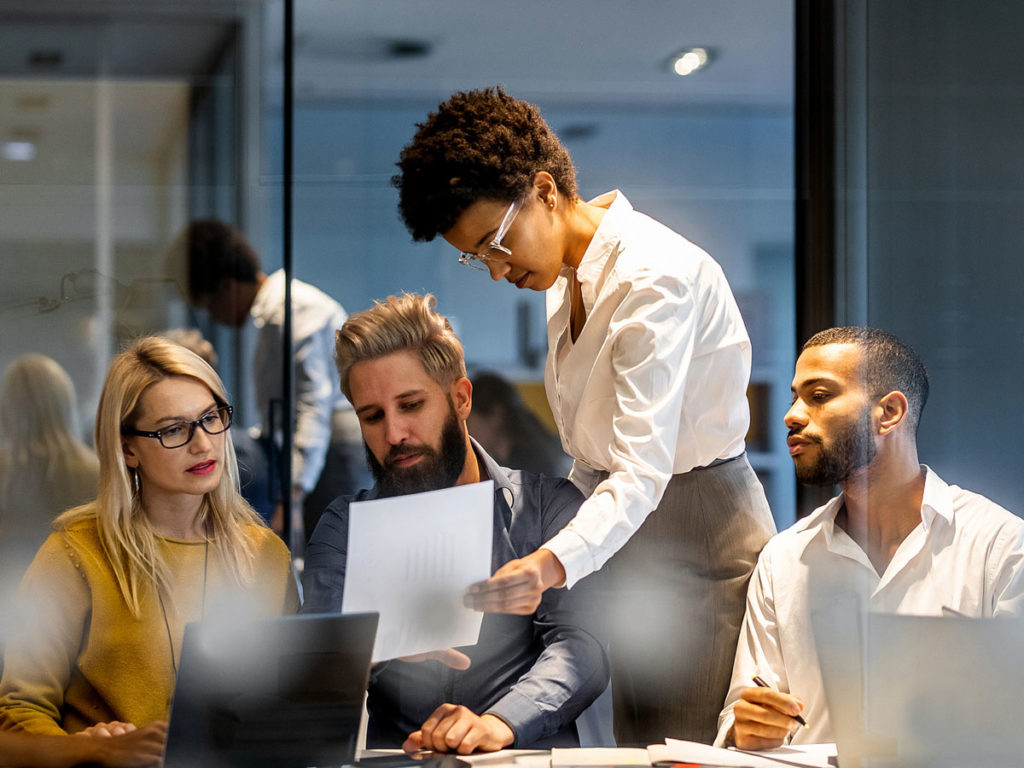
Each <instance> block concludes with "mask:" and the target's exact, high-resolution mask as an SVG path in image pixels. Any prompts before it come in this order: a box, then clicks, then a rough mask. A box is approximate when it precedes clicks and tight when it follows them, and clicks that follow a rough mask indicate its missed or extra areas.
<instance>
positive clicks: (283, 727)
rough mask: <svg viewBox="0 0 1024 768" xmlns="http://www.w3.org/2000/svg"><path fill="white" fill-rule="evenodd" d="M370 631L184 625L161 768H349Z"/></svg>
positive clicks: (275, 622)
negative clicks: (328, 767)
mask: <svg viewBox="0 0 1024 768" xmlns="http://www.w3.org/2000/svg"><path fill="white" fill-rule="evenodd" d="M376 631H377V614H376V613H365V614H352V615H345V616H340V615H336V614H331V615H326V614H325V615H308V616H285V617H280V618H275V619H268V620H262V621H258V622H251V623H242V624H239V623H222V622H215V621H213V622H211V621H206V622H202V623H194V624H189V625H188V626H186V628H185V637H184V640H183V642H182V648H181V661H180V664H179V671H178V679H177V684H176V686H175V691H174V700H173V703H172V705H171V718H170V724H169V727H168V733H167V746H166V749H165V755H164V766H165V768H307V766H334V765H343V764H348V763H351V762H352V761H353V759H354V758H355V751H356V744H357V739H358V734H359V726H360V720H361V717H362V714H363V695H364V693H365V692H366V684H367V681H368V678H369V673H370V657H371V655H372V652H373V641H374V636H375V635H376Z"/></svg>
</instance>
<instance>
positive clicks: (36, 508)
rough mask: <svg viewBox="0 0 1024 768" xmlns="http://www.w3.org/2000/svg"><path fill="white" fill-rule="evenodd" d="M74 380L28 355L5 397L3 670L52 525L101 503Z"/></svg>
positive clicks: (0, 431) (11, 374)
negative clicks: (21, 595) (23, 596)
mask: <svg viewBox="0 0 1024 768" xmlns="http://www.w3.org/2000/svg"><path fill="white" fill-rule="evenodd" d="M79 434H80V432H79V422H78V406H77V401H76V399H75V387H74V384H73V383H72V381H71V377H70V376H68V374H67V372H66V371H65V370H64V369H63V368H62V367H61V366H60V364H59V363H57V361H56V360H52V359H51V358H49V357H46V356H44V355H37V354H29V355H23V356H21V357H19V358H17V359H16V360H15V361H14V362H12V363H11V364H10V365H9V366H8V367H7V371H6V372H5V374H4V380H3V389H2V391H0V670H2V669H3V662H2V652H3V647H4V644H5V638H6V636H7V635H8V634H9V633H10V632H11V630H12V629H13V627H14V621H13V618H12V616H11V613H10V611H11V599H12V596H13V594H14V590H15V588H16V586H17V584H18V581H19V580H20V579H21V576H22V574H23V573H24V571H25V568H27V567H28V564H29V563H30V562H31V561H32V557H33V556H34V555H35V553H36V550H37V549H38V548H39V545H40V544H42V543H43V541H44V540H45V539H46V537H47V536H48V535H49V533H50V526H51V525H52V523H53V519H54V518H55V517H56V516H57V515H58V514H60V513H61V512H63V511H64V510H65V509H68V508H69V507H74V506H77V505H78V504H84V503H85V502H87V501H89V500H91V499H93V498H95V496H96V487H97V483H98V481H99V461H98V460H97V458H96V454H95V453H94V452H93V450H92V449H91V448H89V447H88V446H87V445H85V443H83V442H82V441H81V440H80V439H79V438H78V435H79Z"/></svg>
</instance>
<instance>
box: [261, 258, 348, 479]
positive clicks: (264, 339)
mask: <svg viewBox="0 0 1024 768" xmlns="http://www.w3.org/2000/svg"><path fill="white" fill-rule="evenodd" d="M284 280H285V276H284V270H278V271H277V272H274V273H273V274H271V275H268V276H267V279H266V280H264V281H263V285H262V286H260V289H259V292H258V293H257V294H256V299H255V300H254V301H253V305H252V308H251V309H250V310H249V314H250V315H251V317H252V321H253V324H254V325H255V326H256V327H257V328H258V329H259V335H258V337H257V341H256V353H255V357H254V361H253V367H254V372H255V376H256V386H255V389H256V402H257V404H258V407H259V409H260V420H261V422H262V424H263V430H264V434H266V433H267V431H269V430H270V429H273V432H274V434H275V436H278V434H279V430H280V421H279V419H280V412H278V413H277V415H276V419H278V423H277V424H275V425H273V427H271V426H270V424H269V418H270V416H269V409H270V401H271V400H272V399H281V401H282V402H283V396H282V388H281V370H282V368H281V366H282V364H283V361H282V352H283V350H284V288H285V282H284ZM291 298H292V354H293V356H294V357H293V363H294V373H293V376H294V382H295V410H294V438H293V443H292V483H293V484H294V485H297V486H300V487H301V488H302V489H303V490H304V491H305V492H307V493H308V492H309V491H311V490H312V489H313V488H314V487H315V486H316V481H317V479H318V478H319V477H320V471H321V470H322V469H323V466H324V459H325V458H326V457H327V448H328V446H329V445H330V442H331V418H332V414H333V412H334V411H335V410H338V409H343V408H350V407H351V406H350V405H349V403H348V400H346V399H345V396H344V395H343V394H342V393H341V379H340V378H339V376H338V368H337V366H336V365H335V363H334V335H335V332H336V331H337V330H338V329H339V328H341V326H342V325H343V324H344V322H345V320H346V319H347V317H348V316H347V315H346V314H345V310H344V309H342V307H341V305H340V304H339V303H338V302H336V301H335V300H334V299H332V298H331V297H330V296H328V295H327V294H326V293H324V292H323V291H321V290H320V289H319V288H315V287H314V286H312V285H309V284H308V283H303V282H302V281H300V280H294V279H293V280H292V296H291Z"/></svg>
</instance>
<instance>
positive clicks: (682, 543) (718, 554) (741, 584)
mask: <svg viewBox="0 0 1024 768" xmlns="http://www.w3.org/2000/svg"><path fill="white" fill-rule="evenodd" d="M774 533H775V522H774V520H773V519H772V515H771V511H770V510H769V508H768V501H767V499H766V498H765V495H764V490H763V489H762V487H761V483H760V481H758V479H757V475H756V474H755V473H754V470H753V469H752V468H751V466H750V463H749V462H748V461H747V457H746V455H745V454H743V455H740V456H738V457H736V458H735V459H731V460H728V461H725V462H723V463H720V464H716V465H713V466H711V467H707V468H700V469H695V470H692V471H690V472H687V473H684V474H680V475H675V476H673V477H672V479H671V481H670V482H669V484H668V487H667V489H666V491H665V495H664V497H663V498H662V500H661V503H660V504H659V505H658V507H657V509H656V510H655V511H654V512H652V513H651V515H650V516H649V517H648V518H647V520H646V521H645V522H644V524H643V525H642V526H641V527H640V529H639V530H638V531H637V532H636V533H635V534H634V535H633V536H632V538H631V539H630V540H629V541H628V542H627V543H626V545H625V546H624V547H623V548H622V549H621V550H620V551H619V552H618V553H616V554H615V556H614V557H612V559H611V560H610V561H609V562H608V565H607V566H606V568H607V570H608V573H607V578H606V579H605V585H606V589H607V590H608V591H607V593H606V594H607V602H606V605H607V606H608V609H609V614H608V615H609V618H610V626H609V635H610V638H611V661H612V692H613V698H614V711H615V736H616V740H617V742H618V743H619V744H620V745H633V744H639V745H646V744H653V743H656V742H660V741H662V740H663V739H664V738H665V737H666V736H670V737H673V738H682V739H690V740H693V741H703V742H711V741H712V740H713V739H714V737H715V732H716V730H717V721H718V713H719V711H720V710H721V708H722V704H723V702H724V700H725V696H726V693H727V692H728V687H729V678H730V676H731V673H732V664H733V657H734V655H735V652H736V642H737V639H738V637H739V629H740V623H741V622H742V620H743V611H744V605H745V600H746V587H747V581H748V580H749V578H750V574H751V572H752V571H753V568H754V564H755V563H756V561H757V556H758V553H759V552H760V551H761V548H762V547H763V546H764V544H765V542H767V541H768V539H769V538H770V537H771V536H772V535H773V534H774Z"/></svg>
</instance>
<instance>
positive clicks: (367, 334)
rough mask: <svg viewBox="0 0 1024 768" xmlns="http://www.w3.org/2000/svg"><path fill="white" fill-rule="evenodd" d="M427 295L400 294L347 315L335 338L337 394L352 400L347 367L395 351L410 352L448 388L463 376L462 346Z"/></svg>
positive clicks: (432, 300) (430, 296) (434, 301)
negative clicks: (340, 392) (341, 393)
mask: <svg viewBox="0 0 1024 768" xmlns="http://www.w3.org/2000/svg"><path fill="white" fill-rule="evenodd" d="M436 305H437V299H435V298H434V296H433V295H432V294H429V293H428V294H426V295H425V296H421V295H419V294H415V293H405V294H402V295H401V296H388V297H387V298H386V299H385V300H384V301H376V302H374V305H373V306H372V307H371V308H370V309H367V310H364V311H363V312H359V313H357V314H354V315H352V316H351V317H349V319H348V320H347V321H346V322H345V324H344V325H343V326H342V327H341V330H339V331H338V332H337V334H336V335H335V359H336V361H337V364H338V373H339V374H341V391H342V392H344V393H345V397H347V398H348V399H349V400H351V399H352V391H351V388H350V387H349V375H350V374H351V372H352V366H354V365H356V364H358V363H363V362H366V361H367V360H376V359H377V358H380V357H385V356H386V355H391V354H394V353H395V352H406V351H408V352H414V353H415V354H416V355H417V356H418V357H419V359H420V362H421V363H422V364H423V368H424V369H425V370H426V371H427V373H428V374H429V375H430V377H431V378H432V379H433V380H434V381H436V382H437V383H438V384H439V385H440V386H441V387H442V388H445V389H447V388H448V387H449V386H451V385H452V384H453V383H454V382H455V381H456V380H458V379H460V378H462V377H464V376H465V375H466V360H465V355H464V353H463V350H462V343H461V342H460V341H459V339H458V337H457V336H456V335H455V332H454V331H453V330H452V326H451V323H449V322H448V318H446V317H445V316H444V315H442V314H439V313H438V312H437V311H436V310H435V307H436Z"/></svg>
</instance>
